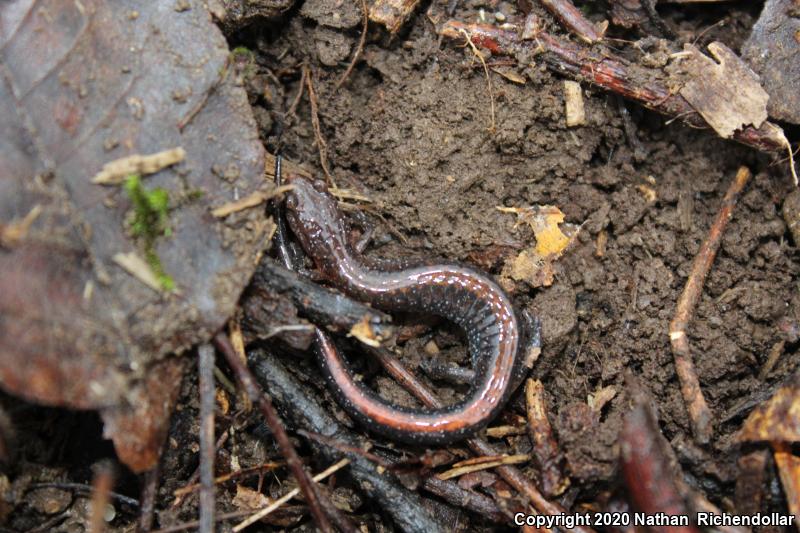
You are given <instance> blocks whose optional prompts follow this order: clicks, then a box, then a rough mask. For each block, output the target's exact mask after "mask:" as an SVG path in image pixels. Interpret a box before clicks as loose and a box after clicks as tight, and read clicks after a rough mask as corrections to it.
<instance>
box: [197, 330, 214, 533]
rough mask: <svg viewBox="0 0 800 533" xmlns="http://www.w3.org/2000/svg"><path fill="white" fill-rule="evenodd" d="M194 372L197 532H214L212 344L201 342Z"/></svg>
mask: <svg viewBox="0 0 800 533" xmlns="http://www.w3.org/2000/svg"><path fill="white" fill-rule="evenodd" d="M197 352H198V356H199V357H198V362H197V374H198V379H199V386H198V387H199V389H200V527H199V528H198V530H199V532H200V533H214V507H215V505H216V500H215V497H214V492H215V486H214V457H215V455H216V449H215V446H214V347H213V346H211V345H210V344H207V343H206V344H203V345H201V346H200V347H199V348H198V350H197Z"/></svg>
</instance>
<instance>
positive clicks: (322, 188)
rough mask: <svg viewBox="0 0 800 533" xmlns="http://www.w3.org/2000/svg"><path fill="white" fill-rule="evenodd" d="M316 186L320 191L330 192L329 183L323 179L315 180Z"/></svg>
mask: <svg viewBox="0 0 800 533" xmlns="http://www.w3.org/2000/svg"><path fill="white" fill-rule="evenodd" d="M313 185H314V188H315V189H316V190H318V191H319V192H328V184H327V183H325V182H324V181H323V180H314V183H313Z"/></svg>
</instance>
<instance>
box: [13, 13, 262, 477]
mask: <svg viewBox="0 0 800 533" xmlns="http://www.w3.org/2000/svg"><path fill="white" fill-rule="evenodd" d="M187 5H188V6H189V7H190V9H186V10H180V11H176V10H175V9H174V5H173V3H171V2H145V3H142V4H140V5H139V6H138V7H137V12H138V16H137V17H130V16H129V15H130V12H131V8H130V4H129V3H128V2H103V1H101V0H82V1H81V2H51V3H48V4H47V5H46V6H43V5H42V4H41V3H40V2H35V1H34V0H16V1H13V2H0V176H2V178H0V226H2V227H3V228H4V229H5V231H4V234H6V235H5V236H6V237H7V231H8V228H9V225H13V224H15V223H17V222H19V221H23V220H24V219H25V215H26V214H28V213H31V212H32V210H33V209H34V208H35V206H40V207H39V208H37V209H40V212H38V216H37V217H36V218H35V220H32V221H30V224H29V227H27V228H25V229H26V231H25V232H24V233H25V238H24V239H22V240H18V242H16V244H15V245H14V246H12V247H10V248H5V247H4V248H0V271H2V272H3V275H2V276H0V294H2V297H0V354H2V356H3V364H2V365H0V387H2V388H3V389H4V390H5V391H7V392H9V393H11V394H16V395H19V396H22V397H24V398H27V399H28V400H31V401H37V402H43V403H48V404H52V405H61V406H68V407H71V408H80V409H101V410H102V413H101V414H102V416H103V418H104V420H105V421H106V424H107V427H106V433H107V434H108V435H109V436H110V437H111V438H112V439H113V440H114V443H115V445H116V446H117V449H118V450H122V452H121V454H120V456H121V458H122V460H123V461H125V462H126V463H127V464H128V465H129V466H131V467H132V468H133V469H134V470H137V471H138V470H142V469H147V468H149V467H151V466H152V464H153V462H154V461H155V458H156V457H157V456H158V450H159V449H160V447H161V441H160V440H159V439H160V437H161V435H162V431H163V428H164V426H165V425H166V423H167V421H168V416H169V413H168V410H165V409H161V408H160V407H159V408H154V409H153V410H152V415H151V416H150V417H148V418H147V419H145V418H144V417H142V416H137V413H138V411H137V410H138V409H139V408H141V405H140V404H137V401H142V402H144V403H143V404H142V405H147V402H148V401H149V398H150V397H149V396H147V395H146V394H143V393H142V392H141V385H140V384H142V383H149V380H150V379H151V378H152V379H157V378H158V377H159V376H161V379H160V380H158V379H157V381H160V382H161V383H163V385H164V388H165V389H170V390H164V391H162V392H163V394H160V395H157V396H158V398H154V399H153V400H152V401H153V402H158V401H161V404H158V405H169V402H166V403H165V402H164V401H163V400H164V398H168V397H169V396H170V394H171V393H172V390H171V389H174V388H176V387H178V386H179V383H180V379H165V376H172V375H173V374H174V373H173V372H172V370H170V369H169V368H167V367H165V366H162V365H160V364H157V361H164V360H166V357H167V356H168V354H170V353H171V352H175V351H181V350H185V349H186V348H188V347H190V346H191V345H192V344H195V343H198V342H201V341H204V340H206V339H208V338H209V336H210V335H211V334H212V332H214V331H217V330H218V329H219V328H220V327H221V326H222V325H223V324H224V323H225V321H226V320H227V319H228V317H229V316H230V315H231V314H232V312H233V310H234V309H235V307H236V304H237V301H238V299H239V295H240V293H241V291H242V288H243V286H244V284H245V283H246V282H247V281H248V280H249V278H250V276H251V275H252V272H253V270H254V268H255V263H256V261H255V260H256V258H257V257H258V255H259V253H260V251H261V250H262V249H263V248H264V244H265V241H266V236H267V231H268V230H269V229H270V228H269V227H267V226H265V225H264V224H263V223H261V222H262V221H263V213H261V212H257V210H249V211H245V212H241V213H237V214H236V215H235V216H231V217H228V218H227V219H225V220H218V219H214V218H213V217H211V216H209V214H208V213H209V211H210V209H211V207H212V206H215V205H222V204H224V203H226V202H230V201H231V200H233V199H234V198H235V194H237V193H238V194H241V195H242V196H247V195H248V194H250V193H252V192H253V191H255V190H257V189H258V188H259V187H261V186H262V185H263V171H264V149H263V147H262V145H261V144H260V142H259V139H258V133H257V128H256V125H255V121H254V120H253V117H252V113H251V109H250V106H249V105H248V101H247V96H246V94H245V91H244V89H243V88H242V87H241V86H239V85H237V83H236V80H235V79H233V77H232V76H230V77H229V76H227V64H228V55H229V52H228V48H227V44H226V41H225V39H224V37H223V36H222V34H221V32H220V31H219V29H218V28H217V27H216V26H215V25H214V24H213V23H212V22H211V19H210V17H209V14H208V12H207V11H206V10H205V8H204V7H203V2H202V1H201V0H188V1H187ZM187 89H191V90H190V91H187ZM175 92H181V93H182V94H188V95H189V96H188V97H187V98H186V99H181V101H177V100H176V99H174V98H172V96H171V95H172V94H174V93H175ZM165 147H181V149H182V150H183V151H185V159H184V160H183V162H180V163H177V164H174V165H173V166H171V167H169V168H165V169H163V170H161V171H160V172H158V173H157V174H153V175H152V176H151V177H149V178H148V179H147V185H146V187H147V188H151V187H153V188H154V187H159V188H162V189H164V190H165V191H167V192H168V195H169V208H170V209H169V227H170V230H171V233H172V234H171V236H169V237H163V238H159V239H158V241H157V242H156V246H155V249H156V250H155V251H156V253H157V255H158V257H159V259H160V262H161V263H162V264H163V266H164V270H165V271H166V272H167V273H168V274H169V275H170V276H171V277H172V278H173V279H174V280H175V282H176V284H177V286H178V287H180V289H181V296H180V297H169V298H165V297H163V295H162V294H161V293H159V292H157V291H153V290H151V288H150V287H148V286H146V285H145V284H143V283H142V282H141V281H139V280H138V279H136V278H134V277H132V276H131V275H129V274H128V273H127V272H126V271H125V270H123V269H122V268H118V267H117V266H116V264H115V263H114V256H115V254H117V253H119V252H123V251H129V250H133V249H137V243H136V242H134V241H133V240H132V239H131V237H130V233H129V231H128V229H127V228H126V220H127V219H128V218H127V217H128V215H129V213H130V212H131V210H132V204H131V201H130V198H129V197H128V195H127V192H126V191H125V190H124V189H123V188H121V187H115V188H106V187H98V186H97V185H94V184H93V183H92V182H91V178H92V176H95V175H97V174H98V173H99V172H101V171H102V169H103V168H104V166H105V165H106V164H107V163H108V162H109V161H119V160H123V161H127V162H128V163H130V162H131V161H133V162H134V163H136V161H137V160H138V163H136V164H135V165H134V168H136V169H138V170H141V171H146V170H149V169H152V168H153V167H152V166H149V165H150V163H152V162H153V161H152V160H148V159H146V158H145V164H143V163H142V160H141V157H142V156H137V157H138V159H137V157H134V158H133V159H130V157H131V156H136V154H155V153H157V152H160V151H162V150H164V148H165ZM172 155H173V157H172V158H171V159H172V160H176V159H180V158H181V157H182V156H183V153H179V152H178V151H176V152H174V153H172ZM176 156H180V157H176ZM167 159H168V160H169V159H170V158H167ZM156 166H158V165H156ZM129 169H130V167H125V171H127V170H129ZM223 178H227V180H230V181H227V180H226V179H223ZM12 227H13V226H12ZM134 400H136V401H134ZM156 415H158V416H160V418H157V416H156ZM153 447H154V448H153Z"/></svg>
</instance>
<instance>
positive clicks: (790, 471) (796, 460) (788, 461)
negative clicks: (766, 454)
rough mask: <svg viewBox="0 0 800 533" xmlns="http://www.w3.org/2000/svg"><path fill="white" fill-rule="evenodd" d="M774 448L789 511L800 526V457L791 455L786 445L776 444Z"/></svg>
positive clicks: (789, 448) (776, 464)
mask: <svg viewBox="0 0 800 533" xmlns="http://www.w3.org/2000/svg"><path fill="white" fill-rule="evenodd" d="M773 447H774V448H775V466H777V467H778V473H779V475H780V478H781V485H783V492H784V494H786V503H787V504H788V506H789V511H790V512H791V513H792V514H793V515H794V519H795V524H800V457H797V456H796V455H793V454H792V449H791V447H790V446H789V445H787V444H778V445H774V446H773Z"/></svg>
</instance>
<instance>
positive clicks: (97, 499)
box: [89, 461, 114, 533]
mask: <svg viewBox="0 0 800 533" xmlns="http://www.w3.org/2000/svg"><path fill="white" fill-rule="evenodd" d="M94 471H95V472H94V477H93V478H92V501H91V503H90V504H89V505H90V512H89V517H90V518H89V532H90V533H102V532H103V531H105V522H106V520H105V515H106V507H107V506H108V500H109V495H110V493H111V487H113V486H114V470H113V467H112V466H111V465H110V464H109V463H108V462H106V461H101V462H100V463H98V464H97V465H95V469H94Z"/></svg>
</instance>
